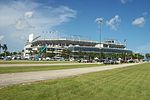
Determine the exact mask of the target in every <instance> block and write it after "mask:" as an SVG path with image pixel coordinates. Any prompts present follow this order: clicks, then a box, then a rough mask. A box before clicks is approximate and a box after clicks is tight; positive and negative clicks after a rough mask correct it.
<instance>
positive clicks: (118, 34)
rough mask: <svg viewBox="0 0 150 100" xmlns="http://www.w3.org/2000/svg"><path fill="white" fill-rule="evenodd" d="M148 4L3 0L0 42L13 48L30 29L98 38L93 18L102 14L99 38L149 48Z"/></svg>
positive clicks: (149, 0) (139, 0)
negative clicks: (125, 41)
mask: <svg viewBox="0 0 150 100" xmlns="http://www.w3.org/2000/svg"><path fill="white" fill-rule="evenodd" d="M149 4H150V0H3V1H0V22H1V23H0V42H1V43H7V44H8V47H9V50H11V51H14V50H22V49H23V46H24V44H25V42H26V40H27V39H28V35H29V34H30V33H34V35H35V36H38V35H40V36H42V37H45V38H46V37H47V38H55V37H57V36H58V35H61V36H69V35H80V36H81V37H83V38H86V39H92V40H96V41H99V30H98V25H97V24H96V22H95V19H96V18H103V19H104V22H103V25H102V39H103V40H104V39H117V40H120V41H122V42H123V41H124V39H127V46H128V48H129V49H132V50H133V51H136V52H140V53H146V52H150V39H149V37H150V33H149V32H150V31H149V30H150V6H149ZM50 31H55V34H52V33H49V32H50Z"/></svg>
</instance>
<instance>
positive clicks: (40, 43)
mask: <svg viewBox="0 0 150 100" xmlns="http://www.w3.org/2000/svg"><path fill="white" fill-rule="evenodd" d="M64 49H67V50H69V51H70V52H72V53H77V52H86V53H100V52H102V53H118V54H120V53H125V54H129V53H132V51H131V50H129V49H127V48H126V45H125V44H123V43H120V42H118V41H116V40H106V41H103V42H101V43H99V42H95V41H85V40H72V39H39V40H35V41H33V39H30V38H29V41H28V42H27V43H26V45H25V47H24V57H26V56H30V55H31V53H33V52H38V54H39V55H41V54H42V52H43V51H44V52H46V53H54V54H55V55H60V54H61V53H62V51H63V50H64Z"/></svg>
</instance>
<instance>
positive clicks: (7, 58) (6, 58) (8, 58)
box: [4, 56, 12, 60]
mask: <svg viewBox="0 0 150 100" xmlns="http://www.w3.org/2000/svg"><path fill="white" fill-rule="evenodd" d="M11 58H12V57H11V56H6V57H5V58H4V60H11Z"/></svg>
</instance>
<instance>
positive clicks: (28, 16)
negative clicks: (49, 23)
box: [24, 11, 33, 18]
mask: <svg viewBox="0 0 150 100" xmlns="http://www.w3.org/2000/svg"><path fill="white" fill-rule="evenodd" d="M24 16H25V18H31V17H32V16H33V12H32V11H28V12H25V14H24Z"/></svg>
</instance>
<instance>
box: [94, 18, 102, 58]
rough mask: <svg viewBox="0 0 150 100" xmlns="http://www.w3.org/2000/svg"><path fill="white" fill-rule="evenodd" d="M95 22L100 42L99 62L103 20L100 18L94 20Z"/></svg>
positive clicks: (100, 50)
mask: <svg viewBox="0 0 150 100" xmlns="http://www.w3.org/2000/svg"><path fill="white" fill-rule="evenodd" d="M95 22H96V23H97V24H98V26H99V42H100V44H99V56H100V61H101V59H102V49H101V38H102V36H101V34H102V24H103V18H101V17H100V18H96V20H95Z"/></svg>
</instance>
